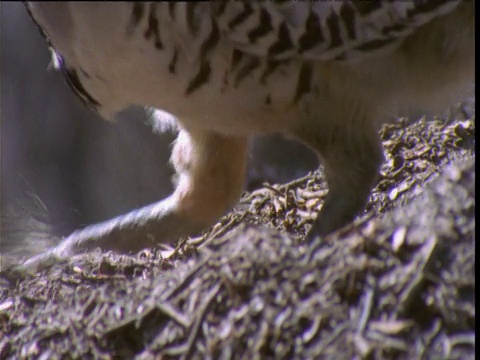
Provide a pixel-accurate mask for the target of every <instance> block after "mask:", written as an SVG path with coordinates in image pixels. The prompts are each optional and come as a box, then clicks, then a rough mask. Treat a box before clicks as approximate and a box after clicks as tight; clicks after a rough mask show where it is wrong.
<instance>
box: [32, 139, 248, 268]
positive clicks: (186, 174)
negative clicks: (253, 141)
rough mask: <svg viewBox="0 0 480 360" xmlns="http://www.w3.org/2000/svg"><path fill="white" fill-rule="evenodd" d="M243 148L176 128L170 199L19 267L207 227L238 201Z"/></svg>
mask: <svg viewBox="0 0 480 360" xmlns="http://www.w3.org/2000/svg"><path fill="white" fill-rule="evenodd" d="M246 148H247V139H246V138H243V137H229V136H222V135H218V134H216V133H213V132H208V131H190V132H187V131H186V130H181V131H180V133H179V135H178V137H177V140H176V141H175V144H174V147H173V151H172V157H171V162H172V164H173V166H174V168H175V170H176V173H177V178H176V182H177V184H176V189H175V191H174V192H173V193H172V194H171V195H170V196H169V197H167V198H165V199H164V200H162V201H160V202H158V203H155V204H152V205H148V206H145V207H143V208H141V209H138V210H134V211H132V212H130V213H128V214H126V215H121V216H118V217H115V218H113V219H110V220H107V221H105V222H102V223H99V224H95V225H91V226H88V227H86V228H84V229H81V230H77V231H75V232H73V233H72V234H71V235H70V236H68V237H66V238H65V239H64V240H63V241H62V242H61V243H60V244H59V245H58V246H56V247H55V248H53V249H51V250H49V251H48V252H46V253H43V254H40V255H37V256H35V257H33V258H31V259H29V260H27V261H26V262H25V263H24V266H25V267H26V268H32V267H38V266H40V267H41V266H42V264H48V263H50V262H52V261H53V262H55V261H56V260H62V259H67V258H68V257H70V256H72V255H75V254H78V253H81V252H86V251H90V250H93V249H94V248H96V247H100V248H102V249H103V250H114V251H116V252H120V253H127V252H137V251H140V250H141V249H144V248H147V247H153V246H155V245H156V244H158V243H165V242H174V241H175V240H177V239H178V238H179V237H183V236H188V235H192V234H194V233H195V232H198V231H201V230H203V229H205V228H207V227H208V226H210V225H212V224H213V223H214V222H215V221H216V220H217V219H218V218H219V217H220V216H222V215H223V214H225V213H226V212H227V211H228V210H229V209H230V208H231V207H233V206H234V205H235V204H236V203H237V201H238V199H239V198H240V195H241V193H242V191H243V187H244V181H245V167H246ZM52 259H53V260H52Z"/></svg>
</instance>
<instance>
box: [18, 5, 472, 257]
mask: <svg viewBox="0 0 480 360" xmlns="http://www.w3.org/2000/svg"><path fill="white" fill-rule="evenodd" d="M25 5H26V9H27V11H28V12H29V14H30V16H31V17H32V19H33V20H34V21H35V23H36V24H37V25H38V27H39V29H40V31H41V33H42V34H43V35H44V37H45V38H46V41H47V45H48V46H49V48H50V49H51V50H52V63H53V64H54V66H55V67H56V68H57V69H58V70H59V71H61V72H62V73H63V74H64V76H65V79H66V80H67V82H68V83H69V85H70V87H71V88H72V89H73V91H74V92H75V93H76V94H77V95H78V97H79V98H80V99H81V100H82V101H83V102H84V103H85V104H86V105H87V106H88V107H90V108H92V109H93V110H94V111H96V112H98V113H99V114H101V115H102V116H103V117H104V118H105V119H107V120H113V119H114V117H115V114H116V113H118V112H120V111H121V110H123V109H125V108H127V107H129V106H130V105H141V106H144V107H146V108H147V109H159V110H158V112H155V111H154V114H156V118H155V121H157V122H160V123H161V124H163V125H165V126H167V127H175V128H176V129H177V130H178V136H177V139H176V140H175V142H174V146H173V149H172V155H171V163H172V164H173V167H174V169H175V172H176V177H175V190H174V191H173V193H172V194H171V195H170V196H168V197H167V198H165V199H163V200H160V201H159V202H157V203H154V204H151V205H148V206H146V207H143V208H140V209H135V210H132V211H131V212H129V213H127V214H124V215H120V216H118V217H116V218H113V219H110V220H107V221H105V222H102V223H98V224H93V225H90V226H87V227H85V228H83V229H80V230H77V231H75V232H73V233H72V234H71V235H69V236H67V237H65V238H64V239H63V240H62V241H61V242H60V243H59V245H57V246H56V247H54V248H52V249H51V250H49V251H47V252H46V253H43V254H39V255H38V256H36V257H34V258H31V259H29V260H27V261H26V262H25V264H26V265H28V264H30V265H32V264H38V263H40V262H45V259H47V258H52V257H55V258H60V259H67V258H69V257H71V256H72V255H74V254H77V253H81V252H88V251H91V250H92V249H94V248H97V247H100V248H102V249H104V250H112V251H116V252H119V253H129V252H136V251H140V250H142V249H144V248H147V247H154V246H156V245H157V244H159V243H168V242H173V241H175V240H176V239H178V238H180V237H184V236H188V235H191V234H194V233H196V232H199V231H201V230H204V229H206V228H208V227H209V226H211V225H213V224H214V223H215V221H216V220H217V219H218V218H219V217H221V216H222V215H224V214H225V213H227V212H228V211H229V210H230V209H231V208H232V207H233V206H234V205H235V204H236V203H237V201H238V200H239V198H240V196H241V193H242V191H243V187H244V178H245V171H246V155H247V143H248V139H249V137H251V136H252V135H255V134H268V133H278V134H281V135H283V136H285V137H287V138H293V139H296V140H298V141H300V142H302V143H304V144H306V145H307V146H308V147H310V148H311V149H312V150H313V151H314V152H316V154H317V155H318V156H319V159H320V161H321V163H322V164H323V166H324V171H325V175H326V179H327V183H328V187H329V192H328V194H327V197H326V199H325V202H324V204H323V206H322V209H321V211H320V212H319V214H318V217H317V220H316V221H315V223H314V224H313V226H312V228H311V230H310V235H309V238H312V239H313V238H318V237H322V236H325V235H327V234H329V233H331V232H333V231H335V230H338V229H340V228H341V227H343V226H345V225H347V224H349V223H350V222H351V221H353V220H354V218H355V217H356V216H357V215H358V214H359V213H361V211H362V210H363V209H364V207H365V204H366V202H367V200H368V197H369V194H370V192H371V190H372V188H373V187H374V185H375V183H376V180H377V179H378V174H379V170H380V167H381V165H382V163H383V161H384V155H383V148H382V144H381V141H380V137H379V134H378V130H379V128H380V127H381V125H382V124H383V123H385V122H388V121H390V120H389V119H391V118H393V117H395V116H412V115H415V114H435V113H438V112H439V111H441V110H444V109H445V107H446V106H447V105H449V104H453V103H455V102H456V101H458V100H461V99H462V98H464V96H465V94H467V93H468V91H469V90H471V88H472V87H473V82H474V80H473V79H474V74H475V68H474V60H475V55H474V54H475V35H474V33H475V32H474V28H475V19H474V17H475V15H474V13H475V2H474V1H461V0H458V1H456V0H418V1H261V2H258V1H222V2H220V1H210V2H209V1H206V2H195V1H192V2H121V3H111V2H67V1H64V2H26V3H25Z"/></svg>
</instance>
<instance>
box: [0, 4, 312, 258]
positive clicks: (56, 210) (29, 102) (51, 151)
mask: <svg viewBox="0 0 480 360" xmlns="http://www.w3.org/2000/svg"><path fill="white" fill-rule="evenodd" d="M49 63H50V53H49V51H48V49H47V46H46V43H45V40H44V39H43V37H42V35H41V34H40V32H39V31H38V29H37V27H36V25H35V24H34V22H33V21H32V20H31V19H30V17H29V16H28V14H27V12H26V10H25V9H24V7H23V4H22V3H20V2H1V3H0V69H1V73H0V83H1V88H0V91H1V92H0V116H1V123H0V126H1V127H0V133H1V139H0V143H1V193H0V196H1V198H0V199H1V208H0V209H1V229H0V230H1V231H0V235H1V238H0V255H1V258H0V267H1V266H2V265H3V266H7V265H8V264H11V263H15V262H18V261H21V260H22V259H23V258H25V257H28V256H31V255H33V254H36V253H39V252H41V251H42V250H43V249H45V248H47V247H50V246H52V245H54V244H55V243H56V242H58V241H59V238H60V237H61V236H65V235H68V234H69V233H70V232H72V231H73V230H75V229H76V228H79V227H83V226H85V225H87V224H91V223H95V222H98V221H102V220H106V219H108V218H111V217H113V216H116V215H119V214H122V213H126V212H128V211H129V210H131V209H133V208H138V207H141V206H143V205H147V204H150V203H152V202H155V201H158V200H160V199H162V198H164V197H165V196H167V195H168V194H169V193H170V192H171V191H172V185H171V180H170V179H171V176H172V170H171V168H170V166H169V164H168V159H169V156H170V145H171V143H172V141H173V140H174V138H175V136H174V134H170V133H165V134H162V135H158V134H154V133H153V132H152V128H151V126H150V125H149V124H148V122H147V120H146V114H145V111H144V110H143V109H141V108H137V109H130V110H128V111H126V112H124V113H122V114H120V115H119V116H118V117H117V122H116V123H115V124H110V123H108V122H106V121H104V120H102V119H101V118H100V117H99V116H98V115H97V114H95V113H94V112H92V111H91V110H89V109H87V108H86V107H84V106H83V104H82V103H81V101H80V100H79V99H77V97H76V96H75V94H74V93H73V91H71V89H70V88H69V86H68V85H67V83H66V82H65V81H64V79H63V77H62V75H61V74H60V73H58V72H55V71H53V70H48V67H49V66H48V65H49ZM249 162H250V164H249V169H248V175H247V188H248V189H249V190H252V189H255V188H256V187H258V186H260V185H261V184H262V183H263V182H264V181H269V182H273V183H275V182H280V183H282V182H286V181H289V180H291V179H294V178H296V177H299V176H302V175H304V174H306V173H307V172H308V171H309V170H314V169H315V168H316V166H317V159H316V157H315V156H314V155H313V154H312V153H311V152H310V151H308V150H307V149H306V148H304V147H303V146H301V145H299V144H297V143H294V142H289V141H286V140H283V139H281V138H280V137H278V136H269V137H260V138H256V139H254V140H253V141H252V143H251V150H250V154H249Z"/></svg>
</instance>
